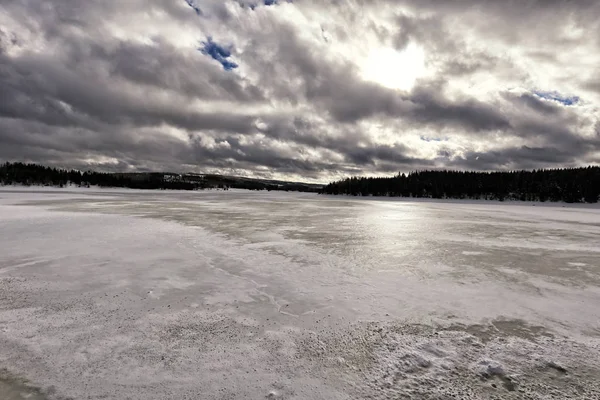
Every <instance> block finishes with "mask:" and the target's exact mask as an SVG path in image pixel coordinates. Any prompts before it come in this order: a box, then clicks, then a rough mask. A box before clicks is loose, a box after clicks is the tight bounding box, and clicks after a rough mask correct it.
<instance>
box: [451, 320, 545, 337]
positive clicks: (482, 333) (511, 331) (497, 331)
mask: <svg viewBox="0 0 600 400" xmlns="http://www.w3.org/2000/svg"><path fill="white" fill-rule="evenodd" d="M441 330H443V331H449V332H466V333H469V334H471V335H473V336H475V337H476V338H478V339H479V340H481V341H482V342H483V343H488V342H490V341H491V340H494V339H496V338H498V337H511V336H512V337H518V338H521V339H526V340H530V341H536V340H538V339H539V338H552V337H554V335H553V334H552V333H551V332H550V331H549V330H548V329H547V328H545V327H543V326H540V325H531V324H529V323H527V322H526V321H523V320H520V319H495V320H493V321H491V322H490V323H489V324H487V325H483V324H473V325H464V324H460V323H454V324H452V325H449V326H447V327H443V328H441Z"/></svg>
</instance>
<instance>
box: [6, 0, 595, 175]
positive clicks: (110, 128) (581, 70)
mask: <svg viewBox="0 0 600 400" xmlns="http://www.w3.org/2000/svg"><path fill="white" fill-rule="evenodd" d="M599 107H600V1H597V0H577V1H567V0H537V1H533V0H529V1H528V0H487V1H484V0H479V1H478V0H456V1H435V0H406V1H401V0H354V1H342V0H329V1H325V0H294V1H291V0H290V1H286V0H279V1H273V0H214V1H213V0H102V1H82V0H61V1H39V0H2V1H1V2H0V160H5V161H6V160H14V161H17V160H20V161H33V162H39V163H44V164H52V165H58V166H64V167H76V168H94V169H101V170H120V171H126V170H161V171H162V170H168V171H175V172H178V171H196V172H223V173H233V174H239V175H246V176H268V177H275V178H286V179H302V180H308V181H328V180H331V179H337V178H340V177H343V176H347V175H391V174H394V173H397V172H399V171H402V172H409V171H412V170H416V169H425V168H427V169H431V168H453V169H469V170H497V169H523V168H525V169H530V168H541V167H565V166H579V165H587V164H598V163H600V111H599Z"/></svg>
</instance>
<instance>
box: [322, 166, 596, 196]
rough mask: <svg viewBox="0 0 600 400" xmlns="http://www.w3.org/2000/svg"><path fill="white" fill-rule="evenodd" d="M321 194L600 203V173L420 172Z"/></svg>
mask: <svg viewBox="0 0 600 400" xmlns="http://www.w3.org/2000/svg"><path fill="white" fill-rule="evenodd" d="M320 193H322V194H334V195H352V196H389V197H418V198H434V199H486V200H500V201H504V200H520V201H542V202H543V201H562V202H566V203H583V202H587V203H596V202H598V198H599V197H600V167H592V166H590V167H584V168H563V169H539V170H533V171H510V172H461V171H446V170H444V171H416V172H412V173H409V174H408V175H406V174H403V173H401V174H398V175H396V176H394V177H386V178H384V177H381V178H358V177H354V178H347V179H344V180H341V181H337V182H332V183H330V184H329V185H326V186H324V187H323V189H321V191H320Z"/></svg>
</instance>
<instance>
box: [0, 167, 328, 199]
mask: <svg viewBox="0 0 600 400" xmlns="http://www.w3.org/2000/svg"><path fill="white" fill-rule="evenodd" d="M0 185H24V186H33V185H36V186H57V187H64V186H67V185H75V186H88V187H89V186H97V187H118V188H131V189H175V190H202V189H213V188H218V189H225V190H227V189H229V188H235V189H248V190H285V191H303V192H311V191H312V192H316V191H317V190H318V188H315V187H314V186H313V185H304V184H299V183H292V182H280V183H278V184H275V183H269V182H265V181H261V180H259V179H251V178H239V177H227V176H222V175H199V174H173V173H162V172H137V173H119V172H96V171H79V170H76V169H70V170H68V169H62V168H54V167H47V166H43V165H38V164H26V163H20V162H16V163H9V162H7V163H4V164H0Z"/></svg>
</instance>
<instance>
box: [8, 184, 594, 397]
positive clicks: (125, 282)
mask: <svg viewBox="0 0 600 400" xmlns="http://www.w3.org/2000/svg"><path fill="white" fill-rule="evenodd" d="M598 377H600V209H598V208H593V207H585V206H579V207H577V206H565V207H563V206H561V205H547V204H546V205H540V204H537V205H535V206H534V205H532V204H501V203H494V202H443V201H411V200H408V199H405V200H385V199H381V200H374V199H363V198H348V197H324V196H318V195H314V194H298V193H273V192H272V193H267V192H244V191H227V192H214V191H212V192H211V191H207V192H185V193H182V192H140V191H133V190H127V191H125V190H124V191H117V190H106V191H94V190H83V189H78V190H75V191H72V192H69V191H67V190H51V189H44V190H37V191H36V190H35V189H27V190H19V189H15V188H3V189H0V394H2V393H3V391H4V392H5V393H13V394H12V395H11V394H6V395H5V396H12V397H10V398H15V399H16V398H19V396H20V395H18V394H14V393H17V392H19V393H25V391H26V390H25V389H23V390H21V389H20V387H21V386H22V385H25V383H23V380H28V381H29V383H28V385H32V386H35V387H37V388H39V390H40V391H41V392H40V393H37V392H35V393H33V396H34V397H33V398H43V397H47V398H50V399H52V398H57V399H67V398H73V399H100V398H102V399H167V398H173V399H265V398H267V399H399V398H409V396H412V397H411V398H413V399H451V398H464V399H488V398H502V399H512V398H514V399H600V379H599V378H598ZM4 387H6V388H8V389H6V388H5V389H3V388H4ZM23 387H24V386H23ZM24 390H25V391H24ZM42 395H43V396H42ZM453 396H454V397H453Z"/></svg>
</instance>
